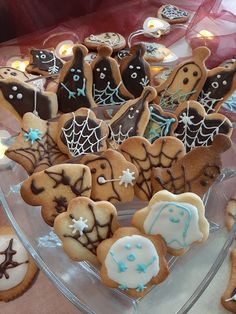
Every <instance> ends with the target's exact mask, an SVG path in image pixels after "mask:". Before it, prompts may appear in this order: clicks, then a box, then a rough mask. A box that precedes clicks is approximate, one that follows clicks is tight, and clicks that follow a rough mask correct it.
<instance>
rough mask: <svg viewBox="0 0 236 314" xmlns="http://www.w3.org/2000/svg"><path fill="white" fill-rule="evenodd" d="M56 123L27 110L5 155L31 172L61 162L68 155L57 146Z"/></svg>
mask: <svg viewBox="0 0 236 314" xmlns="http://www.w3.org/2000/svg"><path fill="white" fill-rule="evenodd" d="M57 132H58V123H57V122H49V121H45V120H42V119H40V118H39V117H36V116H35V115H34V114H33V113H31V112H28V113H26V114H25V115H24V117H23V120H22V130H21V132H20V134H19V135H18V136H17V137H16V140H15V142H14V143H13V144H12V145H11V146H10V147H9V148H8V149H7V151H6V152H5V154H6V156H7V157H8V158H10V159H12V160H14V161H16V162H17V163H19V164H21V165H22V167H24V168H25V170H26V171H27V172H28V174H32V173H33V172H38V171H41V170H44V169H47V168H49V167H51V166H53V165H56V164H59V163H62V162H63V161H65V160H66V159H68V156H67V155H65V154H63V153H62V152H61V151H60V150H59V148H58V147H57V143H56V139H57Z"/></svg>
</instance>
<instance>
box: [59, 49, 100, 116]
mask: <svg viewBox="0 0 236 314" xmlns="http://www.w3.org/2000/svg"><path fill="white" fill-rule="evenodd" d="M87 54H88V50H87V48H86V47H85V46H83V45H76V46H74V47H73V58H72V60H70V61H68V62H66V63H65V64H64V66H63V69H62V70H61V73H60V77H59V87H58V90H57V97H58V106H59V110H60V111H62V112H72V111H75V110H77V109H78V108H81V107H86V108H92V107H95V106H96V104H95V103H94V101H93V97H92V70H91V67H90V65H89V64H88V63H87V62H86V61H85V60H84V58H85V57H86V56H87Z"/></svg>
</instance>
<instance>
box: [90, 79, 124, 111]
mask: <svg viewBox="0 0 236 314" xmlns="http://www.w3.org/2000/svg"><path fill="white" fill-rule="evenodd" d="M121 84H122V82H120V83H119V84H118V85H117V86H116V87H115V88H111V86H110V82H108V83H107V86H106V88H105V89H103V90H99V89H96V87H95V84H93V98H94V101H95V103H96V104H97V105H102V106H104V105H109V104H112V105H123V104H124V103H125V102H126V100H125V99H124V98H122V97H121V96H120V94H119V88H120V86H121Z"/></svg>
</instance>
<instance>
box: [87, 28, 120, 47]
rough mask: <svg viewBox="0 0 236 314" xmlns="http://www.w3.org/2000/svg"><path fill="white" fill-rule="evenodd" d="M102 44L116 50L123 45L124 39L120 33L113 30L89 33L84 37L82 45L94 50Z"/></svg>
mask: <svg viewBox="0 0 236 314" xmlns="http://www.w3.org/2000/svg"><path fill="white" fill-rule="evenodd" d="M102 44H105V45H108V46H110V47H111V48H112V50H113V51H118V50H121V49H123V48H124V47H125V45H126V41H125V38H124V37H123V36H122V35H120V34H119V33H113V32H107V33H101V34H97V35H90V36H89V37H86V38H85V39H84V45H85V46H87V47H88V48H89V49H92V50H96V49H97V48H98V47H99V46H100V45H102Z"/></svg>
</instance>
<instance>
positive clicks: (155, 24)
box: [147, 20, 163, 31]
mask: <svg viewBox="0 0 236 314" xmlns="http://www.w3.org/2000/svg"><path fill="white" fill-rule="evenodd" d="M147 27H148V28H149V29H150V31H157V30H158V29H159V28H162V27H163V23H162V22H161V21H160V20H149V21H148V23H147Z"/></svg>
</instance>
